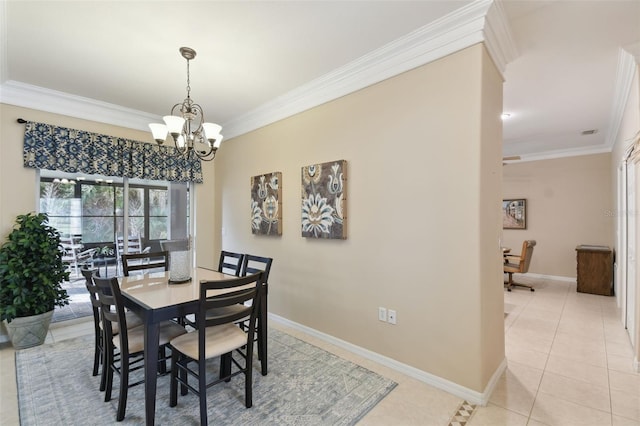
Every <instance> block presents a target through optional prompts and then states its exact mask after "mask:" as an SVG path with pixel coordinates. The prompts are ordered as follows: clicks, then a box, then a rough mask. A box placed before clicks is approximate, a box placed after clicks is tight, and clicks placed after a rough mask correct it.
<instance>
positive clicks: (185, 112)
mask: <svg viewBox="0 0 640 426" xmlns="http://www.w3.org/2000/svg"><path fill="white" fill-rule="evenodd" d="M180 54H181V55H182V57H183V58H185V59H186V60H187V97H186V98H185V100H184V101H182V102H181V103H178V104H175V105H174V106H173V108H171V115H165V116H164V117H162V119H163V121H164V124H162V123H151V124H149V128H150V129H151V133H152V134H153V139H154V140H155V141H156V142H157V143H158V144H159V145H162V144H163V143H164V142H165V140H166V139H167V138H168V137H169V136H171V139H173V143H174V145H175V147H176V150H177V151H178V153H179V155H181V156H190V155H192V154H193V155H195V156H197V157H198V158H200V159H201V160H204V161H211V160H213V159H214V158H215V156H216V152H217V151H218V148H220V143H221V142H222V138H223V136H222V134H220V132H221V131H222V126H220V125H219V124H215V123H206V122H205V121H204V112H203V111H202V107H200V105H198V104H196V103H195V102H193V100H192V99H191V82H190V76H189V61H190V60H191V59H193V58H195V57H196V51H195V50H193V49H191V48H189V47H181V48H180Z"/></svg>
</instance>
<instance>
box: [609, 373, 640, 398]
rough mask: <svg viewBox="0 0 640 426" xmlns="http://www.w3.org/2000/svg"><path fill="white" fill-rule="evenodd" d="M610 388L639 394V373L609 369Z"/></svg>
mask: <svg viewBox="0 0 640 426" xmlns="http://www.w3.org/2000/svg"><path fill="white" fill-rule="evenodd" d="M609 383H610V387H611V389H615V390H619V391H624V392H629V393H634V394H636V395H640V374H638V373H623V372H621V371H616V370H609Z"/></svg>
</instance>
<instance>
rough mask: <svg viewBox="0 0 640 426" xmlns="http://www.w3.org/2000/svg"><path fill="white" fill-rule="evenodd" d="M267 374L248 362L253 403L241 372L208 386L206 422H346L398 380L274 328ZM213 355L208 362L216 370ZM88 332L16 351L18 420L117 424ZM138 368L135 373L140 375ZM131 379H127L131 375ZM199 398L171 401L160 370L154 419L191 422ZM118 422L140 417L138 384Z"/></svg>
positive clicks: (26, 424) (160, 422)
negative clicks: (174, 403) (249, 403)
mask: <svg viewBox="0 0 640 426" xmlns="http://www.w3.org/2000/svg"><path fill="white" fill-rule="evenodd" d="M268 345H269V346H268V347H269V351H270V352H269V374H268V375H267V376H262V375H261V374H260V373H259V371H260V367H259V361H257V359H256V360H255V363H254V368H255V369H254V372H255V373H254V382H253V407H252V408H249V409H247V408H245V406H244V376H236V377H234V378H233V379H232V380H231V382H230V383H225V384H219V385H216V386H213V387H211V388H209V390H208V391H207V402H208V404H207V405H208V407H209V408H208V415H209V423H211V424H216V425H352V424H355V423H356V422H357V421H358V420H359V419H361V418H362V417H363V416H364V415H365V414H366V413H367V412H368V411H369V410H371V409H372V408H373V407H374V406H375V405H376V404H377V403H378V402H379V401H380V400H381V399H382V398H384V397H385V396H386V395H387V394H388V393H389V392H391V390H392V389H393V388H394V387H395V386H396V383H395V382H393V381H391V380H389V379H386V378H384V377H382V376H380V375H378V374H376V373H374V372H372V371H370V370H367V369H366V368H363V367H361V366H358V365H356V364H354V363H352V362H350V361H347V360H345V359H342V358H340V357H338V356H336V355H333V354H331V353H329V352H327V351H325V350H323V349H320V348H318V347H316V346H313V345H311V344H308V343H306V342H303V341H302V340H299V339H297V338H295V337H293V336H290V335H288V334H286V333H284V332H281V331H278V330H273V329H272V330H270V331H269V343H268ZM213 364H218V363H217V362H213V363H211V362H210V363H209V365H210V367H209V368H210V370H209V373H210V374H216V372H217V365H213ZM92 366H93V336H85V337H81V338H75V339H70V340H66V341H62V342H59V343H54V344H49V345H43V346H39V347H35V348H31V349H25V350H21V351H16V377H17V382H18V404H19V409H20V424H21V425H22V426H29V425H65V426H66V425H88V424H91V425H102V424H115V418H116V409H117V395H118V389H119V388H118V384H119V382H118V379H117V378H114V392H113V398H112V400H111V401H110V402H106V403H105V402H104V393H102V392H100V391H99V390H98V387H99V381H100V380H99V376H98V377H93V376H91V369H92ZM141 373H142V371H141V370H140V371H137V372H135V373H134V374H141ZM133 381H135V378H133V379H132V382H133ZM198 407H199V406H198V397H197V396H196V395H194V394H193V393H189V394H188V395H186V396H179V397H178V406H177V407H174V408H171V407H169V376H168V375H167V376H162V377H158V390H157V400H156V424H157V425H197V424H199V422H200V417H199V411H198ZM122 424H144V386H143V385H140V386H135V387H133V388H130V389H129V395H128V402H127V411H126V416H125V419H124V421H123V422H122Z"/></svg>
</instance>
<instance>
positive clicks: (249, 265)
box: [242, 254, 273, 284]
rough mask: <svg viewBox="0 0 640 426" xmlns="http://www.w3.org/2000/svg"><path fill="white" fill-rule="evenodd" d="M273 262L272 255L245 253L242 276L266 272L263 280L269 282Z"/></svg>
mask: <svg viewBox="0 0 640 426" xmlns="http://www.w3.org/2000/svg"><path fill="white" fill-rule="evenodd" d="M272 263H273V259H272V258H270V257H262V256H255V255H252V254H245V255H244V261H243V264H242V276H247V275H251V274H256V273H258V272H264V276H263V281H264V283H265V284H267V283H268V282H269V272H271V264H272Z"/></svg>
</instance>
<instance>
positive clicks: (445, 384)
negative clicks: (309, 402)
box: [269, 313, 507, 405]
mask: <svg viewBox="0 0 640 426" xmlns="http://www.w3.org/2000/svg"><path fill="white" fill-rule="evenodd" d="M269 319H270V320H272V321H275V322H276V323H279V324H282V325H285V326H287V327H291V328H293V329H295V330H298V331H302V332H304V333H306V334H309V335H310V336H313V337H316V338H318V339H320V340H323V341H325V342H327V343H330V344H332V345H335V346H337V347H339V348H342V349H345V350H347V351H349V352H351V353H354V354H356V355H359V356H361V357H363V358H366V359H369V360H371V361H375V362H377V363H378V364H381V365H384V366H385V367H389V368H391V369H393V370H396V371H398V372H400V373H403V374H406V375H407V376H409V377H412V378H414V379H416V380H420V381H421V382H424V383H426V384H428V385H430V386H433V387H435V388H438V389H441V390H443V391H445V392H448V393H450V394H452V395H455V396H457V397H460V398H462V399H464V400H466V401H468V402H470V403H472V404H479V405H487V403H488V402H489V397H490V396H491V392H492V391H493V389H494V387H495V386H496V383H497V382H498V379H499V378H500V375H502V373H503V372H504V370H505V369H506V368H507V360H506V358H505V359H503V360H502V362H501V363H500V365H499V366H498V368H497V369H496V371H495V372H494V373H493V375H492V376H491V379H490V380H489V383H488V384H487V386H486V388H485V390H484V392H478V391H475V390H473V389H469V388H466V387H464V386H461V385H459V384H457V383H454V382H451V381H449V380H447V379H443V378H442V377H438V376H435V375H433V374H430V373H427V372H426V371H422V370H419V369H417V368H415V367H412V366H410V365H407V364H404V363H402V362H399V361H396V360H394V359H392V358H388V357H386V356H384V355H380V354H379V353H376V352H373V351H370V350H368V349H365V348H362V347H360V346H356V345H354V344H352V343H349V342H347V341H344V340H341V339H338V338H336V337H334V336H331V335H328V334H326V333H323V332H321V331H318V330H315V329H313V328H310V327H307V326H305V325H302V324H299V323H297V322H294V321H290V320H288V319H286V318H283V317H281V316H279V315H276V314H273V313H269Z"/></svg>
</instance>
